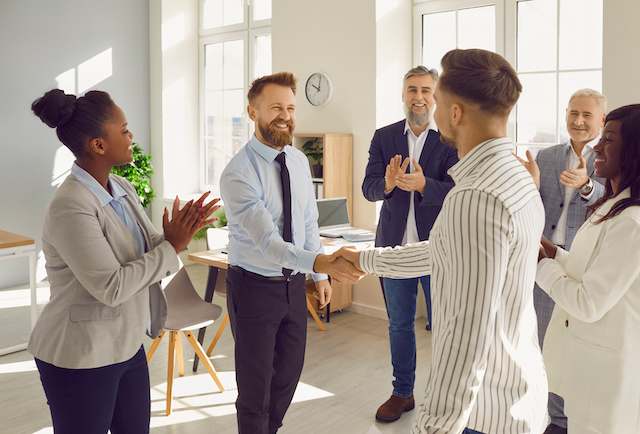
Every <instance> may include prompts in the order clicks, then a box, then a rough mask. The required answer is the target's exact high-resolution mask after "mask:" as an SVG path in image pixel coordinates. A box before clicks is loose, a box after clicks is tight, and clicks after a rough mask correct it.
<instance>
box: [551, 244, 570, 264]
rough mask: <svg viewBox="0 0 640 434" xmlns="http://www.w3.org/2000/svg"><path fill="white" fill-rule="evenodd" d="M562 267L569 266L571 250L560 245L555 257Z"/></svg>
mask: <svg viewBox="0 0 640 434" xmlns="http://www.w3.org/2000/svg"><path fill="white" fill-rule="evenodd" d="M554 259H555V260H556V261H558V263H559V264H560V266H561V267H562V268H564V267H566V266H567V260H568V259H569V252H568V251H566V250H565V249H563V248H561V247H558V249H557V250H556V257H555V258H554Z"/></svg>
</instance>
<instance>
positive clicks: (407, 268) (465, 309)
mask: <svg viewBox="0 0 640 434" xmlns="http://www.w3.org/2000/svg"><path fill="white" fill-rule="evenodd" d="M442 67H443V74H442V76H441V78H440V82H439V83H438V87H437V88H436V93H435V98H436V102H437V108H436V112H435V115H434V118H435V121H436V124H437V125H438V127H439V128H440V132H441V140H442V141H443V142H444V143H446V144H448V145H450V146H452V147H455V148H456V149H457V150H458V157H459V158H460V162H459V163H457V164H456V165H455V166H453V167H452V168H451V169H450V170H449V174H450V175H451V177H452V178H453V180H454V181H455V184H456V185H455V187H453V189H452V190H451V191H450V192H449V194H448V195H447V197H446V198H445V200H444V204H443V207H442V211H441V212H440V215H439V217H438V219H437V220H436V222H435V224H434V226H433V229H432V230H431V237H430V240H429V241H423V242H421V243H416V244H409V245H406V246H402V247H396V248H377V249H368V250H364V251H362V252H353V251H344V250H341V251H339V253H337V255H338V256H339V255H341V256H344V257H346V258H347V259H349V260H350V261H352V262H354V264H355V265H358V266H359V267H360V268H361V269H362V270H363V271H366V272H369V273H372V274H376V275H379V276H384V277H391V278H396V279H398V278H409V277H415V276H422V275H425V274H431V282H432V298H433V316H434V329H433V360H432V364H431V370H430V375H429V382H428V385H427V389H426V396H425V398H424V401H423V402H422V403H421V404H420V406H419V412H418V416H417V419H416V422H415V425H414V428H413V433H414V434H417V433H447V434H449V433H462V432H464V433H476V432H481V433H487V434H488V433H492V434H493V433H500V434H503V433H535V434H540V433H541V432H542V431H543V430H544V426H545V421H546V404H547V379H546V374H545V371H544V364H543V360H542V355H541V353H540V347H539V345H538V336H537V329H536V316H535V311H534V308H533V295H532V294H533V285H534V278H535V272H536V263H537V258H538V247H539V245H540V237H541V235H542V229H543V225H544V209H543V205H542V201H541V199H540V195H539V194H538V190H537V189H536V186H535V185H534V183H533V181H532V179H531V176H530V175H529V173H528V172H527V171H526V170H525V169H524V168H523V167H522V165H521V164H520V163H519V162H518V160H517V159H516V158H515V157H514V156H513V155H512V154H511V152H512V150H513V144H512V143H511V140H510V139H509V138H507V137H505V136H506V125H507V119H508V116H509V113H510V112H511V109H512V108H513V106H514V105H515V103H516V101H517V100H518V97H519V95H520V92H521V91H522V86H521V84H520V81H519V80H518V77H517V75H516V73H515V71H514V70H513V68H512V67H511V65H509V63H508V62H507V61H506V60H505V59H504V58H502V57H501V56H499V55H497V54H495V53H491V52H488V51H484V50H477V49H473V50H453V51H450V52H449V53H447V54H446V55H445V56H444V57H443V59H442Z"/></svg>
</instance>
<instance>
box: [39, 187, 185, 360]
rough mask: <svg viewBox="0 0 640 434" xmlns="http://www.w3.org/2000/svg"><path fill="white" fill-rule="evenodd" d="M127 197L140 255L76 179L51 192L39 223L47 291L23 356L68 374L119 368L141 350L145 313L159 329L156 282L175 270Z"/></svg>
mask: <svg viewBox="0 0 640 434" xmlns="http://www.w3.org/2000/svg"><path fill="white" fill-rule="evenodd" d="M111 179H112V180H113V181H114V182H116V183H117V184H118V185H120V186H121V187H122V188H124V190H125V191H126V192H127V197H126V200H127V203H128V204H129V207H130V209H131V211H132V213H133V215H134V217H135V219H136V220H137V221H138V224H139V225H140V227H141V228H142V231H143V233H144V236H145V241H146V245H147V253H145V254H144V255H142V256H138V252H137V251H136V247H135V244H134V241H133V237H132V236H131V233H130V232H129V230H127V228H126V227H125V226H124V224H123V223H122V221H121V220H120V218H119V217H118V215H117V214H116V213H115V211H114V210H113V209H112V208H111V206H110V205H105V206H104V207H102V206H100V201H99V200H98V198H97V197H96V196H95V195H94V194H93V193H92V192H91V191H90V190H89V189H88V188H87V187H86V186H85V185H84V184H83V183H82V182H81V181H79V180H78V179H77V178H76V177H75V176H73V175H69V176H68V177H67V179H66V180H65V181H64V182H63V183H62V185H61V186H60V188H58V190H57V191H56V192H55V194H54V195H53V198H52V199H51V202H50V203H49V206H48V208H47V211H46V214H45V218H44V229H43V234H42V250H43V252H44V255H45V258H46V268H47V275H48V278H49V284H50V286H51V297H50V300H49V303H48V304H47V305H46V306H45V307H44V309H43V310H42V313H41V314H40V317H39V318H38V322H37V323H36V326H35V328H34V330H33V332H32V333H31V339H30V340H29V346H28V349H29V351H30V352H31V353H32V354H33V355H34V356H35V357H36V358H38V359H40V360H42V361H44V362H47V363H51V364H53V365H55V366H58V367H61V368H68V369H87V368H96V367H100V366H106V365H111V364H114V363H120V362H123V361H126V360H128V359H130V358H131V357H133V356H134V355H135V353H136V352H137V351H138V350H139V349H140V346H141V345H142V340H143V337H144V335H145V333H146V332H147V325H148V321H149V315H151V336H152V337H155V336H157V335H158V334H159V333H160V332H161V331H162V329H163V327H164V321H165V318H166V313H167V304H166V299H165V297H164V293H163V292H162V289H161V288H160V285H159V281H160V280H161V279H162V278H164V277H166V276H168V275H170V274H172V273H175V272H176V271H178V267H179V265H178V258H177V255H176V252H175V250H174V248H173V246H172V245H171V244H170V243H169V242H168V241H165V240H164V235H162V234H159V233H158V232H157V231H156V229H155V228H154V226H153V225H152V223H151V221H150V220H149V218H148V217H147V216H146V214H145V212H144V210H143V208H142V206H141V205H140V202H139V200H138V196H137V194H136V192H135V190H134V188H133V186H132V185H131V184H130V183H129V182H128V181H127V180H125V179H124V178H121V177H119V176H116V175H111Z"/></svg>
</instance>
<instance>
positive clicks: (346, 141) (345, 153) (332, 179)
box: [293, 133, 353, 216]
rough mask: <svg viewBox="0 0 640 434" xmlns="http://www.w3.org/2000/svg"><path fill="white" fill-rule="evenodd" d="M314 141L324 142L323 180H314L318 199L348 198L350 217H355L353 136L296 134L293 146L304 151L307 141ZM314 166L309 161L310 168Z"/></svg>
mask: <svg viewBox="0 0 640 434" xmlns="http://www.w3.org/2000/svg"><path fill="white" fill-rule="evenodd" d="M314 139H318V140H319V141H321V142H322V156H323V162H322V165H323V175H322V178H314V179H313V181H314V184H316V191H317V192H318V193H319V194H318V197H317V199H323V198H324V199H326V198H331V197H346V198H347V203H348V204H349V215H351V216H353V198H352V190H353V175H352V170H353V135H352V134H331V133H327V134H304V133H301V134H294V135H293V146H294V147H296V148H297V149H300V150H302V147H303V145H304V144H305V143H306V142H307V141H309V140H314ZM312 165H313V160H311V159H309V166H310V168H311V167H312ZM310 170H311V169H310ZM311 173H313V171H312V172H311Z"/></svg>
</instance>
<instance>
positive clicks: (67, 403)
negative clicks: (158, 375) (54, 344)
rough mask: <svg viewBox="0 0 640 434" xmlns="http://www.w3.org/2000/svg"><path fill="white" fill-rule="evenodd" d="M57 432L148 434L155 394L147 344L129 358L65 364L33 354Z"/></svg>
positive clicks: (60, 433)
mask: <svg viewBox="0 0 640 434" xmlns="http://www.w3.org/2000/svg"><path fill="white" fill-rule="evenodd" d="M35 360H36V366H37V367H38V371H39V372H40V381H41V382H42V386H43V387H44V393H45V395H46V396H47V403H48V404H49V409H50V411H51V419H52V420H53V430H54V432H55V434H105V433H106V432H107V431H108V430H111V433H112V434H144V433H148V432H149V421H150V419H151V398H150V388H149V369H148V367H147V359H146V357H145V353H144V347H140V350H139V351H138V352H137V353H136V355H135V356H133V357H132V358H131V359H129V360H127V361H126V362H122V363H116V364H114V365H108V366H103V367H100V368H93V369H65V368H59V367H57V366H54V365H51V364H49V363H46V362H43V361H42V360H39V359H35Z"/></svg>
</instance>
